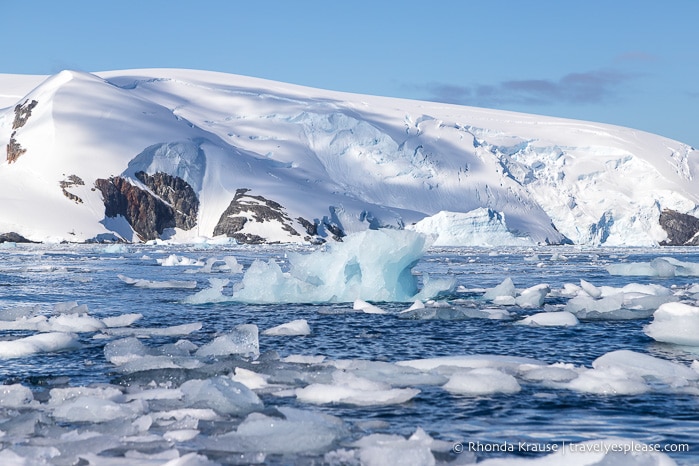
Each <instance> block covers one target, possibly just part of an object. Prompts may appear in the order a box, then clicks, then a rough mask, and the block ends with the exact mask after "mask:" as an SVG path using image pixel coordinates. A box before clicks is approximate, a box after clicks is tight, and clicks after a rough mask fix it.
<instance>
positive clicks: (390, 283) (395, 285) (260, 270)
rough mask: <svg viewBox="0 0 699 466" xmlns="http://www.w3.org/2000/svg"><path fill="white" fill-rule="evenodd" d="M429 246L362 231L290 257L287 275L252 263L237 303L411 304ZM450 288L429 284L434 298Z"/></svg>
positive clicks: (386, 232) (412, 236)
mask: <svg viewBox="0 0 699 466" xmlns="http://www.w3.org/2000/svg"><path fill="white" fill-rule="evenodd" d="M428 247H429V242H428V240H427V237H425V236H424V235H421V234H419V233H416V232H412V231H405V230H390V229H381V230H366V231H362V232H359V233H355V234H351V235H348V236H346V237H345V238H344V241H343V242H342V243H334V244H330V245H327V246H326V249H325V250H320V251H317V252H314V253H311V254H305V255H302V254H289V256H288V259H289V270H288V272H283V271H282V270H281V268H280V267H279V265H278V264H277V263H276V262H274V261H269V262H266V263H265V262H261V261H255V262H253V263H252V265H251V266H250V268H248V270H247V271H246V273H245V275H244V277H243V280H242V282H241V285H242V287H241V288H240V289H238V290H237V291H236V292H235V293H234V299H235V300H238V301H244V302H254V303H274V302H304V303H319V302H353V301H354V300H356V299H362V300H367V301H375V302H381V301H411V300H413V299H414V298H415V297H416V296H417V295H418V288H417V284H418V282H417V277H415V276H414V275H413V274H412V273H411V269H412V268H413V266H414V265H415V263H416V262H417V261H418V260H419V259H420V258H421V257H422V255H423V254H424V253H425V251H426V250H427V248H428ZM423 278H424V277H423ZM447 282H448V283H447ZM451 287H453V280H452V279H449V280H447V281H432V282H431V283H428V284H425V286H424V288H425V289H428V288H429V294H431V295H436V294H437V293H438V292H441V291H445V290H446V289H450V288H451ZM438 288H441V289H438ZM423 294H424V293H423ZM420 296H421V297H422V294H421V295H420ZM430 297H432V296H426V297H425V298H430Z"/></svg>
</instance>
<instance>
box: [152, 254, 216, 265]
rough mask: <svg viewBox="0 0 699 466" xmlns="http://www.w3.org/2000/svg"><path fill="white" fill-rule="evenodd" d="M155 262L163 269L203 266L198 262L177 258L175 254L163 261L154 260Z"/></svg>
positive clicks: (181, 257)
mask: <svg viewBox="0 0 699 466" xmlns="http://www.w3.org/2000/svg"><path fill="white" fill-rule="evenodd" d="M156 262H157V263H158V264H160V265H162V266H164V267H173V266H194V265H196V266H202V265H204V263H203V262H201V261H199V260H196V259H190V258H188V257H183V256H178V255H176V254H170V255H169V256H168V257H166V258H165V259H156Z"/></svg>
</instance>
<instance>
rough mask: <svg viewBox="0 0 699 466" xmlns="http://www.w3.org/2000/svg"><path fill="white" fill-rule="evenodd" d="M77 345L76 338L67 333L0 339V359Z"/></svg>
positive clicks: (64, 348)
mask: <svg viewBox="0 0 699 466" xmlns="http://www.w3.org/2000/svg"><path fill="white" fill-rule="evenodd" d="M77 346H78V341H77V338H76V337H75V336H74V335H72V334H69V333H63V332H51V333H40V334H38V335H32V336H29V337H24V338H18V339H16V340H4V341H0V359H11V358H21V357H25V356H31V355H33V354H37V353H51V352H54V351H61V350H66V349H70V348H75V347H77Z"/></svg>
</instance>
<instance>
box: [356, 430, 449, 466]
mask: <svg viewBox="0 0 699 466" xmlns="http://www.w3.org/2000/svg"><path fill="white" fill-rule="evenodd" d="M436 443H437V442H436V441H435V440H434V439H432V437H430V436H429V435H428V434H427V433H426V432H425V431H424V430H422V429H421V428H418V429H417V431H416V432H415V433H414V434H413V435H411V436H410V438H408V439H406V438H404V437H402V436H400V435H389V434H371V435H368V436H366V437H363V438H361V439H359V440H358V441H356V442H354V444H352V446H354V447H358V448H359V455H358V456H359V461H360V463H361V464H362V465H366V466H384V465H387V464H396V465H397V464H400V465H401V466H430V465H434V464H436V460H435V457H434V455H433V454H432V448H433V445H435V444H436ZM450 446H451V444H450Z"/></svg>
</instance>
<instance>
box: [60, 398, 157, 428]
mask: <svg viewBox="0 0 699 466" xmlns="http://www.w3.org/2000/svg"><path fill="white" fill-rule="evenodd" d="M146 409H147V405H146V404H145V402H143V401H141V400H134V401H131V402H128V403H115V402H114V401H111V400H108V399H104V398H98V397H95V396H79V397H77V398H75V399H73V400H70V401H66V402H64V403H61V404H60V405H58V406H56V408H55V409H54V410H53V417H54V418H55V419H56V420H59V421H65V422H107V421H113V420H116V419H134V418H136V416H139V415H141V414H142V413H143V412H144V411H145V410H146Z"/></svg>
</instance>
